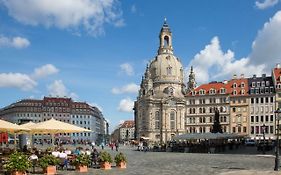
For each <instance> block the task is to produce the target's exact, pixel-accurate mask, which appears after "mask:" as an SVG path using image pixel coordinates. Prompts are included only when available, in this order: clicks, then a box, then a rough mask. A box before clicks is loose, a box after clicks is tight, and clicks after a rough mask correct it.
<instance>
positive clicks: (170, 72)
mask: <svg viewBox="0 0 281 175" xmlns="http://www.w3.org/2000/svg"><path fill="white" fill-rule="evenodd" d="M167 75H172V67H171V66H169V67H167Z"/></svg>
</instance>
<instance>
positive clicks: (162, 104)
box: [134, 19, 185, 143]
mask: <svg viewBox="0 0 281 175" xmlns="http://www.w3.org/2000/svg"><path fill="white" fill-rule="evenodd" d="M183 78H184V77H183V66H182V63H181V61H180V59H179V58H178V57H176V56H175V55H174V52H173V45H172V32H171V29H170V27H169V25H168V23H167V20H166V19H165V20H164V24H163V26H162V28H161V30H160V34H159V48H158V52H157V55H156V56H155V57H154V59H152V60H151V61H150V64H149V65H148V66H147V67H146V70H145V72H144V76H143V78H142V81H141V85H140V90H139V95H138V97H137V100H136V101H135V106H134V111H135V122H136V123H135V124H136V125H135V126H136V128H135V129H136V131H135V132H136V139H140V138H141V137H149V138H151V140H152V141H155V142H159V143H166V142H167V141H169V140H171V139H172V138H173V136H175V135H178V134H181V133H184V127H185V126H184V115H185V97H184V93H183V92H184V88H185V85H184V81H183Z"/></svg>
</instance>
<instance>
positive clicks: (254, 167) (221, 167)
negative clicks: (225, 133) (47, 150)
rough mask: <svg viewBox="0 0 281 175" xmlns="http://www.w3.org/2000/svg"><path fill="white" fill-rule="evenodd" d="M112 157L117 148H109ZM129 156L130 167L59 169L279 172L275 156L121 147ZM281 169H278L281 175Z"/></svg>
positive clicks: (127, 173)
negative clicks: (156, 150)
mask: <svg viewBox="0 0 281 175" xmlns="http://www.w3.org/2000/svg"><path fill="white" fill-rule="evenodd" d="M107 151H109V152H110V153H111V154H112V156H114V155H115V154H116V151H111V150H109V149H107ZM120 151H121V152H123V153H125V154H126V155H127V157H128V164H127V169H122V170H121V169H118V168H116V167H114V166H115V165H114V164H113V167H112V169H111V170H100V169H93V168H91V169H89V172H88V173H78V172H75V171H69V170H68V171H59V172H58V173H59V174H70V175H73V174H83V175H88V174H95V175H189V174H190V175H201V174H202V175H203V174H204V175H208V174H210V175H213V174H219V175H234V174H235V175H251V174H253V175H259V174H260V175H271V174H272V175H277V174H278V172H274V171H273V168H274V156H273V155H261V154H259V155H255V154H251V155H245V154H199V153H173V152H139V151H135V150H133V149H131V148H128V147H122V148H121V149H120ZM280 174H281V172H279V175H280Z"/></svg>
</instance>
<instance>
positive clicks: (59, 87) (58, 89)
mask: <svg viewBox="0 0 281 175" xmlns="http://www.w3.org/2000/svg"><path fill="white" fill-rule="evenodd" d="M47 90H48V93H49V94H50V95H51V96H58V97H71V98H73V99H74V100H77V99H78V96H77V95H76V94H75V93H73V92H69V91H68V89H67V88H66V87H65V85H64V84H63V82H62V80H55V81H54V82H53V83H52V84H50V85H48V86H47Z"/></svg>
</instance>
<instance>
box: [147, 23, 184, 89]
mask: <svg viewBox="0 0 281 175" xmlns="http://www.w3.org/2000/svg"><path fill="white" fill-rule="evenodd" d="M159 39H160V45H159V49H158V55H157V56H156V57H155V59H154V60H152V62H151V63H150V66H149V71H150V73H151V78H152V80H153V82H154V83H175V84H183V66H182V64H181V61H180V60H179V58H177V57H176V56H174V55H173V47H172V32H171V30H170V28H169V26H168V24H167V22H166V19H165V22H164V24H163V27H162V28H161V31H160V35H159Z"/></svg>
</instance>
